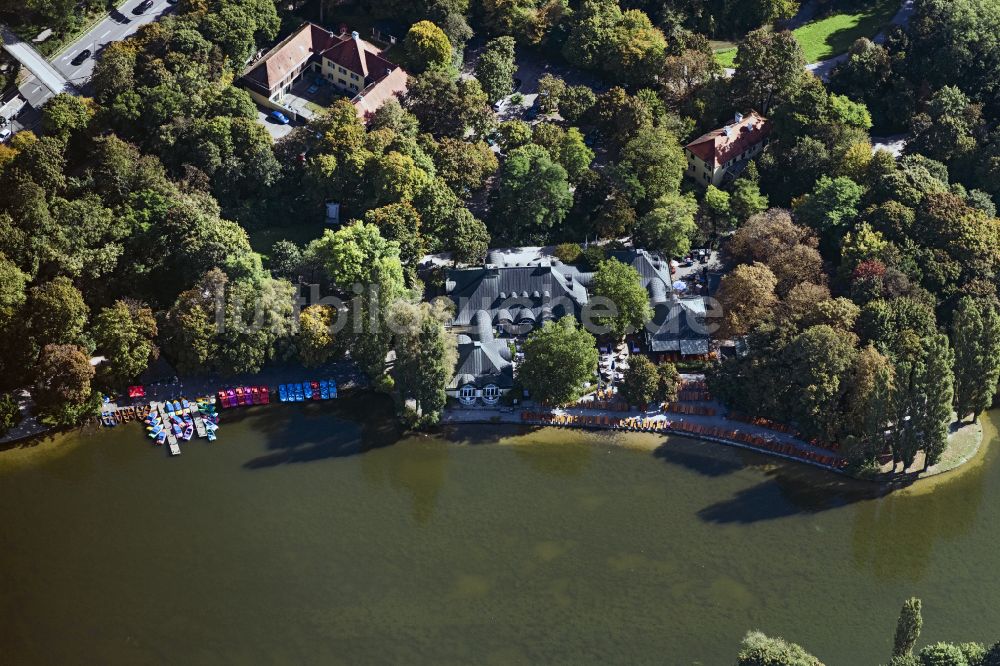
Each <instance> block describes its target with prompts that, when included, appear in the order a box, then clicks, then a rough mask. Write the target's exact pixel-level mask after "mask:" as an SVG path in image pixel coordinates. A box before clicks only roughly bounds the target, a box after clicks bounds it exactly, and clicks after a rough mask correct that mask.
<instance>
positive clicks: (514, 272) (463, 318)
mask: <svg viewBox="0 0 1000 666" xmlns="http://www.w3.org/2000/svg"><path fill="white" fill-rule="evenodd" d="M576 275H577V271H576V270H575V269H573V270H568V269H567V267H566V266H564V265H562V264H560V263H559V262H558V261H549V260H539V261H534V262H530V264H529V265H523V266H496V265H493V264H487V265H486V266H482V267H476V268H461V269H456V270H452V271H449V272H448V275H447V278H446V282H445V290H446V292H447V294H448V297H449V298H451V300H452V301H454V302H455V305H456V310H455V319H454V320H453V321H452V325H454V326H460V327H465V326H469V325H470V324H471V323H472V321H473V317H474V316H475V315H476V313H477V312H479V311H481V310H482V311H485V312H486V313H487V316H488V317H489V318H490V322H491V323H492V324H493V325H494V326H496V327H498V328H502V329H504V330H505V331H507V332H509V333H527V332H528V331H530V330H531V329H533V328H535V327H536V326H541V324H542V323H544V322H546V321H550V320H554V319H560V318H562V317H563V316H565V315H573V316H574V317H579V316H580V312H581V311H582V309H583V306H584V305H585V304H586V303H587V290H586V288H585V287H584V286H583V285H582V284H580V282H579V281H578V280H577V279H576V277H575V276H576Z"/></svg>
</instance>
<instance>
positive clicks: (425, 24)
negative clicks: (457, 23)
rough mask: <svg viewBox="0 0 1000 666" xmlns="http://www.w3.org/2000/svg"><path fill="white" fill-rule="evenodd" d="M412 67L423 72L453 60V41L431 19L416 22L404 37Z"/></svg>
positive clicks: (404, 44) (404, 45)
mask: <svg viewBox="0 0 1000 666" xmlns="http://www.w3.org/2000/svg"><path fill="white" fill-rule="evenodd" d="M403 48H404V49H405V50H406V55H407V57H408V58H409V63H410V67H411V68H412V69H413V71H415V72H422V71H424V70H426V69H430V68H433V67H443V66H445V65H447V64H448V63H450V62H451V42H450V41H448V36H447V35H446V34H444V31H443V30H441V28H439V27H437V26H436V25H434V24H433V23H431V22H430V21H417V22H416V23H414V24H413V25H412V26H411V27H410V29H409V31H408V32H407V33H406V37H405V38H404V39H403Z"/></svg>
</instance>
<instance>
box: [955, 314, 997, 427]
mask: <svg viewBox="0 0 1000 666" xmlns="http://www.w3.org/2000/svg"><path fill="white" fill-rule="evenodd" d="M952 339H953V342H954V345H955V411H956V412H958V418H959V419H962V418H964V417H965V416H966V415H968V414H972V420H973V422H975V421H976V420H977V419H978V418H979V414H980V413H981V412H982V411H983V410H984V409H987V408H988V407H989V406H990V403H991V402H992V400H993V394H994V393H995V392H996V388H997V380H998V379H1000V314H998V313H997V309H996V307H995V306H993V305H992V304H990V303H986V302H983V301H977V300H976V299H974V298H972V297H970V296H966V297H964V298H963V299H962V300H960V301H959V303H958V308H957V309H956V310H955V317H954V322H953V324H952Z"/></svg>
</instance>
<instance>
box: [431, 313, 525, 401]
mask: <svg viewBox="0 0 1000 666" xmlns="http://www.w3.org/2000/svg"><path fill="white" fill-rule="evenodd" d="M513 386H514V366H513V364H512V363H511V353H510V347H509V346H508V345H507V342H506V341H504V340H497V339H495V338H494V336H493V326H492V324H491V323H490V315H489V313H487V312H486V311H484V310H480V311H479V312H477V313H476V314H475V316H474V317H473V326H472V330H471V331H470V332H469V334H464V333H463V334H460V335H459V336H458V363H457V364H456V365H455V376H454V377H453V378H452V380H451V382H450V383H449V384H448V386H447V387H446V388H445V392H446V393H447V394H448V395H449V396H451V397H453V398H457V399H458V401H459V402H461V403H462V404H464V405H472V404H475V403H476V402H477V401H482V402H483V403H484V404H487V405H493V404H496V403H497V402H498V401H499V400H500V396H502V395H503V394H504V393H507V392H508V391H509V390H510V389H511V388H512V387H513Z"/></svg>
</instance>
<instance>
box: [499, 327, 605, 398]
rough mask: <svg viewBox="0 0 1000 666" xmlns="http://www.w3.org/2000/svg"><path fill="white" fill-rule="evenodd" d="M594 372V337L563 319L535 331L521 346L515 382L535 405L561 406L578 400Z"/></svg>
mask: <svg viewBox="0 0 1000 666" xmlns="http://www.w3.org/2000/svg"><path fill="white" fill-rule="evenodd" d="M595 372H597V347H596V346H595V340H594V336H593V335H591V334H590V333H588V332H587V331H585V330H584V329H583V328H580V327H578V326H577V324H576V320H574V319H573V317H570V316H566V317H563V318H562V319H560V320H559V321H555V322H551V321H549V322H545V324H544V325H543V326H542V327H541V328H539V329H535V331H533V332H532V333H531V335H529V336H528V338H527V339H526V340H525V342H524V361H523V362H522V363H521V365H520V366H519V367H518V379H519V380H520V382H521V384H522V385H523V386H524V387H525V388H526V389H528V391H529V392H530V394H531V396H532V397H533V398H534V399H535V400H538V401H539V402H542V403H546V404H553V405H561V404H566V403H569V402H573V401H574V400H576V399H577V398H579V397H580V395H581V393H582V391H583V385H584V383H585V382H588V381H590V380H591V379H592V378H593V377H594V373H595Z"/></svg>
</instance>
